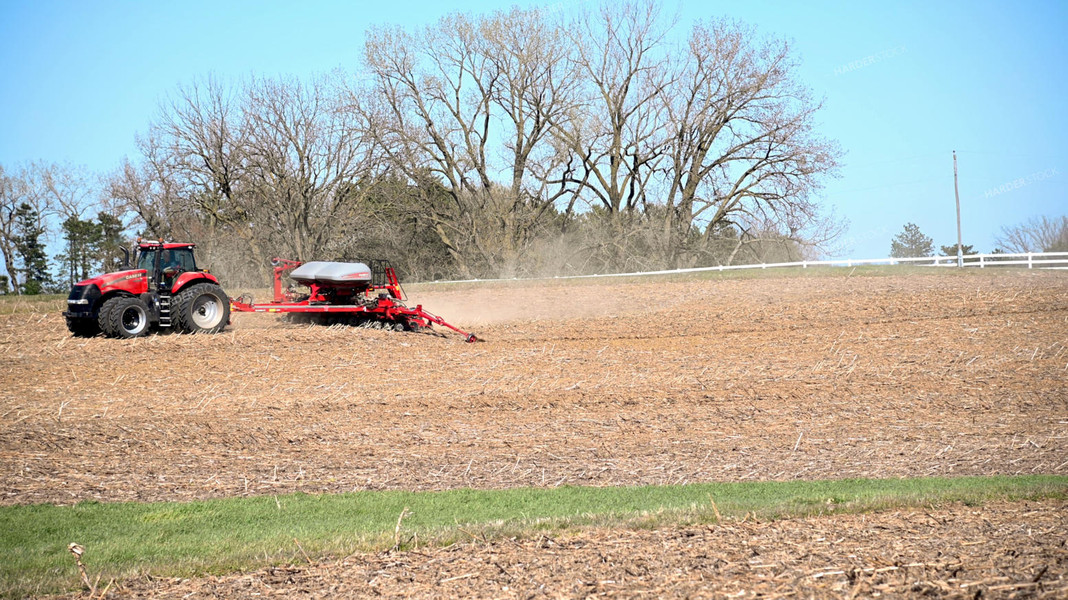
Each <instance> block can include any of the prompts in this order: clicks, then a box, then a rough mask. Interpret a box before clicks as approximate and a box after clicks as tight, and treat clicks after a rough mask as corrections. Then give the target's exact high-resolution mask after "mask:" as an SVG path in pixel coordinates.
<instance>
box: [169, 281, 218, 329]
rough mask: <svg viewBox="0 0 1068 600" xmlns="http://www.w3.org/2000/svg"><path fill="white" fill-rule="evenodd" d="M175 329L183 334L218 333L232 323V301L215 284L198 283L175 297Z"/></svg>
mask: <svg viewBox="0 0 1068 600" xmlns="http://www.w3.org/2000/svg"><path fill="white" fill-rule="evenodd" d="M173 305H174V306H175V308H176V309H177V311H176V312H175V313H174V325H175V329H177V330H178V331H181V332H183V333H218V332H220V331H222V330H223V329H224V328H225V327H226V325H227V324H228V323H229V322H230V299H229V298H228V297H227V296H226V293H224V292H223V289H222V288H221V287H219V286H218V285H215V284H213V283H198V284H196V285H193V286H190V287H187V288H186V289H184V290H182V291H181V292H178V295H177V296H175V297H174V304H173Z"/></svg>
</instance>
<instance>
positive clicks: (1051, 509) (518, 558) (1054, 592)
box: [72, 501, 1068, 600]
mask: <svg viewBox="0 0 1068 600" xmlns="http://www.w3.org/2000/svg"><path fill="white" fill-rule="evenodd" d="M1066 531H1068V504H1066V503H1065V502H1064V501H1048V502H1041V503H1037V502H1022V503H1015V504H1009V503H1000V504H994V505H988V506H985V507H983V508H982V510H977V509H974V508H969V507H967V506H959V505H958V506H950V507H943V508H940V509H937V510H911V511H893V512H884V513H879V514H871V515H838V516H835V517H815V518H808V519H793V520H785V521H776V522H771V523H754V522H751V521H750V522H724V523H720V524H717V525H712V526H707V527H700V528H684V529H660V530H655V531H588V532H579V533H574V534H569V535H567V536H566V537H557V538H555V539H554V538H551V537H546V536H542V537H540V538H537V539H526V540H501V541H493V542H489V543H484V542H480V541H473V542H471V543H467V544H457V545H453V546H450V547H447V548H428V549H420V550H415V551H408V552H400V553H391V552H385V553H379V554H367V555H362V554H361V555H353V556H349V557H345V558H342V559H340V560H332V561H328V562H320V563H310V562H305V561H304V560H303V559H301V558H300V557H299V555H297V556H296V557H295V562H294V564H293V565H291V566H286V567H273V568H266V569H261V570H259V571H255V572H252V573H245V574H239V575H228V576H223V577H205V578H199V579H192V580H181V579H150V578H147V577H142V578H139V579H135V580H130V581H125V582H122V583H120V584H117V585H115V586H113V587H111V588H109V590H108V592H109V593H108V597H109V598H183V599H184V598H192V599H196V598H262V597H274V598H280V597H294V598H373V597H384V598H560V597H566V598H587V597H597V596H607V597H616V598H666V597H673V598H674V597H677V598H876V597H878V598H925V597H932V598H961V599H965V598H966V599H969V600H970V599H974V598H985V599H990V598H1050V599H1053V598H1065V597H1068V546H1066V543H1065V532H1066ZM295 552H296V550H295ZM72 597H83V596H72Z"/></svg>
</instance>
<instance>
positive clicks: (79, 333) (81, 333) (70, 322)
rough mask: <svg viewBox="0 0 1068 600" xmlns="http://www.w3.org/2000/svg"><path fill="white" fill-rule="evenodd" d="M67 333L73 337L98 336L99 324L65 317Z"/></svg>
mask: <svg viewBox="0 0 1068 600" xmlns="http://www.w3.org/2000/svg"><path fill="white" fill-rule="evenodd" d="M67 331H70V333H71V335H73V336H74V337H85V338H88V337H93V336H95V335H99V334H100V324H99V323H97V322H96V320H95V319H79V318H77V317H67Z"/></svg>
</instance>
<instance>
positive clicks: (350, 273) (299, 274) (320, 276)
mask: <svg viewBox="0 0 1068 600" xmlns="http://www.w3.org/2000/svg"><path fill="white" fill-rule="evenodd" d="M289 276H290V277H291V278H292V279H293V281H296V282H297V283H302V284H304V285H308V284H309V283H318V284H320V285H321V284H324V283H325V284H333V285H337V284H339V283H341V284H344V283H350V284H356V283H366V282H368V281H371V268H370V267H368V266H367V265H365V264H363V263H343V262H323V261H312V262H307V263H304V264H303V265H301V266H299V267H297V268H296V269H293V271H292V272H291V273H290V274H289Z"/></svg>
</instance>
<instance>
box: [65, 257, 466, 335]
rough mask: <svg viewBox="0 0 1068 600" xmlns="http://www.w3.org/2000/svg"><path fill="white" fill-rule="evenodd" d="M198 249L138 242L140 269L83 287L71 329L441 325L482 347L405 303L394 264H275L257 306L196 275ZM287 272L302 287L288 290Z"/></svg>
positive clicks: (71, 308) (71, 311)
mask: <svg viewBox="0 0 1068 600" xmlns="http://www.w3.org/2000/svg"><path fill="white" fill-rule="evenodd" d="M194 247H195V245H194V244H184V243H164V242H158V241H138V250H139V253H138V257H137V268H136V269H128V270H124V271H119V272H117V273H107V274H105V275H100V276H98V277H93V278H92V279H86V280H85V281H79V282H78V283H76V284H74V287H73V288H72V289H71V292H70V297H69V298H68V299H67V311H66V312H64V313H63V316H64V317H66V319H67V328H68V329H69V330H70V332H71V333H72V334H74V335H76V336H82V337H90V336H94V335H97V334H99V333H103V334H104V335H106V336H108V337H115V338H131V337H138V336H142V335H145V334H147V333H149V332H150V331H152V330H164V329H173V330H175V331H179V332H181V333H217V332H219V331H222V330H223V329H224V328H225V327H226V326H227V325H228V324H229V323H230V310H231V309H233V310H234V311H235V312H273V313H297V314H298V315H300V317H297V315H294V317H297V318H300V319H301V320H303V321H306V322H313V323H323V324H334V323H345V324H349V325H357V326H365V327H374V328H380V329H394V330H397V331H422V330H427V329H430V328H431V327H432V326H433V325H435V324H437V325H441V326H442V327H446V328H448V329H451V330H453V331H455V332H457V333H459V334H461V335H463V336H464V339H465V340H466V341H468V342H475V341H479V340H478V338H476V337H475V336H474V335H472V334H470V333H467V332H466V331H463V330H461V329H459V328H457V327H454V326H452V325H450V324H449V323H446V322H445V320H444V319H442V318H441V317H438V316H436V315H434V314H431V313H429V312H427V311H425V310H423V307H422V305H419V306H416V307H415V308H408V307H407V306H405V305H404V300H405V296H404V290H403V288H401V285H400V282H399V281H398V280H397V275H396V272H395V271H394V270H393V267H392V266H390V264H389V262H388V261H385V260H373V261H370V262H371V265H370V266H368V265H365V264H363V263H340V262H309V263H300V262H297V261H292V260H284V259H279V258H276V259H273V260H272V261H271V264H272V265H273V266H274V300H273V301H272V302H269V303H263V304H256V303H254V302H253V301H252V298H251V297H246V296H242V297H240V298H235V299H230V298H229V297H227V295H226V293H225V292H223V289H222V287H221V286H220V285H219V280H218V279H216V278H215V276H214V275H212V274H210V273H209V272H208V271H207V270H206V269H197V267H196V260H195V259H194V256H193V248H194ZM289 271H292V273H289V276H290V278H291V279H292V280H293V281H294V282H296V283H297V284H300V285H303V286H306V287H307V288H308V292H307V293H303V294H302V293H300V292H299V291H297V290H296V289H295V287H294V286H289V288H286V289H283V286H282V277H283V276H284V275H285V274H286V273H288V272H289Z"/></svg>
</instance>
